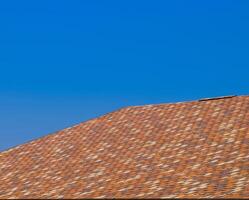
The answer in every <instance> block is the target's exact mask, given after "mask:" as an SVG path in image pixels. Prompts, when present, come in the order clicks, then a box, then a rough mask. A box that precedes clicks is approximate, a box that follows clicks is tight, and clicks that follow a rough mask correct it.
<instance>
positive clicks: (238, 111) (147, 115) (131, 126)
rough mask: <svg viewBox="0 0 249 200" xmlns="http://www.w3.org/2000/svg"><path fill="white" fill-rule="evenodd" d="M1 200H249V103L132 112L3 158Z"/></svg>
mask: <svg viewBox="0 0 249 200" xmlns="http://www.w3.org/2000/svg"><path fill="white" fill-rule="evenodd" d="M0 180H1V181H0V198H174V197H181V198H183V197H191V198H196V197H197V198H208V197H218V198H219V197H223V198H230V197H231V198H236V197H239V198H249V96H238V97H231V98H221V99H215V100H206V101H193V102H185V103H173V104H161V105H147V106H137V107H127V108H123V109H121V110H118V111H116V112H113V113H109V114H107V115H104V116H102V117H100V118H97V119H93V120H89V121H87V122H84V123H81V124H79V125H76V126H74V127H71V128H67V129H65V130H62V131H59V132H57V133H55V134H51V135H48V136H46V137H43V138H40V139H38V140H35V141H32V142H29V143H27V144H24V145H21V146H18V147H15V148H13V149H10V150H8V151H5V152H2V153H0Z"/></svg>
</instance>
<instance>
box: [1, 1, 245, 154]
mask: <svg viewBox="0 0 249 200" xmlns="http://www.w3.org/2000/svg"><path fill="white" fill-rule="evenodd" d="M248 36H249V1H246V0H245V1H240V0H234V1H229V0H223V1H222V0H218V1H217V0H210V1H199V0H196V1H191V0H189V1H186V0H183V1H177V0H176V1H173V0H172V1H165V0H161V1H159V0H158V1H157V0H155V1H151V0H150V1H146V0H132V1H129V0H125V1H116V0H115V1H108V0H105V1H102V0H99V1H95V0H88V1H77V0H74V1H69V0H68V1H63V0H49V1H46V0H42V1H26V0H23V1H13V0H9V1H1V2H0V151H2V150H6V149H8V148H10V147H13V146H16V145H18V144H21V143H24V142H27V141H30V140H32V139H35V138H38V137H41V136H43V135H46V134H49V133H52V132H54V131H57V130H60V129H63V128H65V127H68V126H71V125H74V124H77V123H79V122H81V121H85V120H88V119H91V118H94V117H97V116H100V115H102V114H104V113H107V112H110V111H113V110H115V109H118V108H120V107H123V106H128V105H143V104H154V103H155V104H156V103H167V102H177V101H189V100H195V99H199V98H202V97H212V96H223V95H230V94H237V95H246V94H249V79H248V75H249V37H248Z"/></svg>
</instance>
